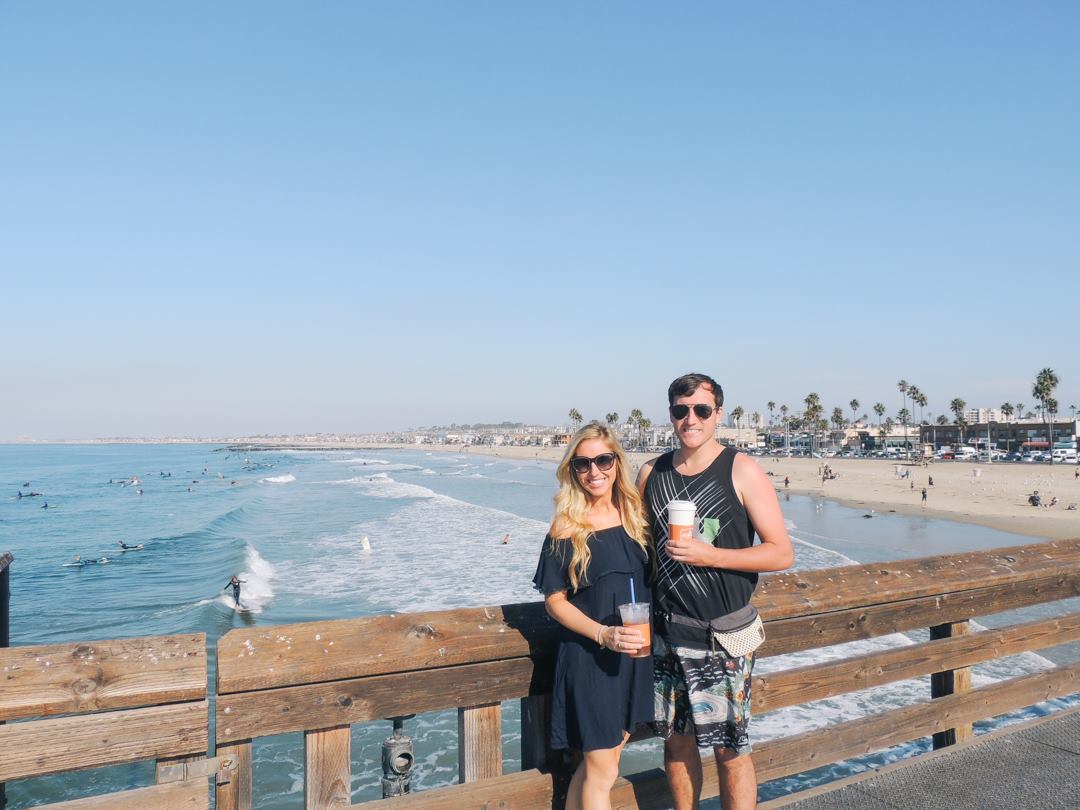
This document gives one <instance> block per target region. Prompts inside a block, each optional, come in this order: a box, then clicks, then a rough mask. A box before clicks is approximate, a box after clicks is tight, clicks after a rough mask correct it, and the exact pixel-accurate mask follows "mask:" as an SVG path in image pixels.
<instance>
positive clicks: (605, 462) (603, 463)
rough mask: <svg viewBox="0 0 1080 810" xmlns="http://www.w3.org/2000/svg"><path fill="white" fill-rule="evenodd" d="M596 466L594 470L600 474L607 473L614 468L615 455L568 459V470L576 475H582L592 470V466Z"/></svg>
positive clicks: (606, 454)
mask: <svg viewBox="0 0 1080 810" xmlns="http://www.w3.org/2000/svg"><path fill="white" fill-rule="evenodd" d="M593 464H595V465H596V469H598V470H600V472H607V471H608V470H610V469H611V468H612V467H614V466H615V454H614V453H601V454H600V455H598V456H596V457H594V458H589V457H588V456H574V457H573V458H572V459H570V468H571V469H572V470H573V471H574V472H576V473H577V474H578V475H584V474H585V473H587V472H588V471H589V470H591V469H592V465H593Z"/></svg>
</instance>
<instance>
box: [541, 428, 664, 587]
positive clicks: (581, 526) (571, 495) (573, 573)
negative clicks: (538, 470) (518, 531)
mask: <svg viewBox="0 0 1080 810" xmlns="http://www.w3.org/2000/svg"><path fill="white" fill-rule="evenodd" d="M588 439H599V440H600V441H602V442H604V444H606V445H607V446H608V449H609V450H611V452H612V453H614V454H615V466H616V469H617V470H618V474H617V475H616V476H615V484H614V486H613V488H612V492H611V500H612V503H614V504H615V508H616V509H618V510H619V516H620V517H621V518H622V525H623V528H624V529H626V533H627V534H628V535H629V536H630V538H631V539H632V540H633V541H634V542H635V543H637V544H638V545H639V546H641V548H642V550H644V551H645V553H646V554H648V552H649V521H648V519H647V518H646V516H645V504H644V502H643V501H642V498H641V493H640V492H638V490H637V487H636V486H634V482H633V479H632V477H631V474H630V463H629V462H628V461H627V460H626V453H624V452H623V449H622V445H620V444H619V439H618V437H617V436H616V435H615V432H614V431H613V430H612V429H611V428H610V427H608V426H607V425H602V424H600V423H599V422H589V423H588V424H587V425H585V426H584V427H582V428H581V430H579V431H578V432H577V433H575V434H574V437H573V438H572V439H571V440H570V445H569V446H568V447H567V448H566V454H565V455H564V456H563V458H562V461H560V462H559V466H558V468H557V469H556V470H555V477H556V478H557V479H558V481H559V491H558V492H557V493H556V494H555V517H553V518H552V519H551V529H550V534H551V539H552V540H553V541H554V543H556V544H558V543H559V542H569V543H570V544H571V545H572V547H573V555H572V556H571V558H570V568H569V574H570V587H571V588H572V589H573V590H575V591H576V590H577V589H578V583H579V582H580V581H581V579H582V578H583V577H584V575H585V571H586V570H587V569H588V567H589V561H590V560H591V559H592V552H591V551H590V550H589V537H590V536H591V535H592V533H593V530H592V528H591V527H590V526H589V498H588V496H587V495H586V493H585V490H584V488H582V486H581V482H580V481H579V480H578V476H577V473H575V472H574V471H573V470H572V469H571V468H570V461H571V460H572V459H573V458H574V456H575V455H576V454H577V449H578V447H579V446H580V445H581V443H582V442H584V441H587V440H588ZM567 532H569V536H568V537H567V536H565V533H567ZM557 533H558V534H563V535H564V536H562V537H560V536H558V534H557ZM556 547H557V546H556Z"/></svg>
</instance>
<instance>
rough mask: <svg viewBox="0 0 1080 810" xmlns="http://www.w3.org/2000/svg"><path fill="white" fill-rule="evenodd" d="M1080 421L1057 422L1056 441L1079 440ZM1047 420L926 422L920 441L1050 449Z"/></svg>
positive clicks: (935, 444) (940, 444)
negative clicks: (938, 423)
mask: <svg viewBox="0 0 1080 810" xmlns="http://www.w3.org/2000/svg"><path fill="white" fill-rule="evenodd" d="M1078 425H1080V421H1078V420H1068V421H1055V422H1054V423H1053V425H1052V427H1053V436H1054V444H1057V443H1058V442H1066V441H1076V436H1077V433H1078V430H1077V426H1078ZM1050 427H1051V426H1050V425H1049V424H1048V423H1046V422H1041V421H1040V422H1033V421H1024V422H997V421H989V422H976V423H972V424H969V425H964V426H963V428H962V429H961V427H960V426H959V425H955V424H954V425H923V426H922V427H921V428H920V436H919V438H920V440H921V441H923V442H925V443H927V444H931V445H933V447H934V449H935V450H936V449H937V448H939V447H959V446H961V445H967V446H970V447H975V446H979V447H985V446H986V443H987V441H989V443H990V446H991V447H992V448H994V449H997V450H1004V451H1005V452H1006V453H1009V452H1013V451H1016V452H1021V453H1022V452H1024V451H1027V450H1049V449H1051V448H1050V429H1049V428H1050Z"/></svg>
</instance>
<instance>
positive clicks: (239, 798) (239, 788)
mask: <svg viewBox="0 0 1080 810" xmlns="http://www.w3.org/2000/svg"><path fill="white" fill-rule="evenodd" d="M217 757H218V759H228V760H231V761H232V764H233V769H232V771H231V773H230V776H231V778H230V779H229V781H228V782H227V783H224V784H221V783H219V784H218V785H217V786H216V793H217V805H216V807H217V810H252V800H251V740H238V741H237V742H232V743H228V744H227V745H219V746H218V747H217Z"/></svg>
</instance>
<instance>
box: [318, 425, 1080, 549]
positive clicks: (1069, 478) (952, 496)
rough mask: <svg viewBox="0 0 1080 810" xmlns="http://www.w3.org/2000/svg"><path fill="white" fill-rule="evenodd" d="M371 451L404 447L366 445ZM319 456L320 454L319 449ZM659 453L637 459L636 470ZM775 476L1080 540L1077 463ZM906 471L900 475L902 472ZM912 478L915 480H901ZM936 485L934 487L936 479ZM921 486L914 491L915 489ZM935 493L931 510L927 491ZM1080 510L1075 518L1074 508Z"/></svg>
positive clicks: (793, 470)
mask: <svg viewBox="0 0 1080 810" xmlns="http://www.w3.org/2000/svg"><path fill="white" fill-rule="evenodd" d="M365 447H371V448H373V449H374V448H377V447H378V448H383V449H385V448H388V447H396V448H398V449H401V445H365ZM410 447H411V448H412V449H422V450H425V451H441V452H452V453H467V454H469V455H484V456H492V457H496V458H517V459H542V460H545V461H552V462H557V461H559V459H561V458H562V454H563V451H562V449H561V448H552V447H470V448H468V449H466V448H463V447H460V446H454V445H420V446H414V445H410ZM313 449H314V448H313ZM652 457H653V454H648V453H631V454H630V458H631V461H632V462H633V464H634V466H635V468H636V467H638V466H640V465H641V464H642V463H643V462H645V461H646V460H648V459H649V458H652ZM755 461H756V462H757V463H758V464H759V465H760V466H761V468H762V469H763V470H764V471H765V473H766V474H767V475H769V476H770V477H771V478H772V479H773V480H774V481H775V483H776V488H777V490H783V488H784V483H783V482H784V478H785V476H786V477H787V478H789V479H790V481H791V483H790V486H789V491H790V492H792V493H794V494H797V495H811V496H816V497H823V498H828V499H830V500H833V501H836V502H838V503H840V504H843V505H844V506H850V507H852V508H855V509H862V510H865V512H866V514H875V513H888V512H895V513H898V514H909V515H927V516H930V517H937V518H944V519H946V520H958V521H963V522H966V523H976V524H979V525H982V526H989V527H990V528H994V529H1000V530H1002V531H1007V532H1014V533H1016V534H1025V535H1029V536H1031V537H1042V538H1046V539H1051V540H1056V539H1063V538H1067V537H1080V478H1077V477H1076V471H1077V469H1080V468H1078V467H1077V466H1076V465H1075V464H1068V465H1058V464H1055V465H1053V466H1051V465H1049V464H1000V463H999V464H972V463H970V462H964V461H939V462H933V463H931V464H929V465H928V466H926V467H924V466H922V465H921V464H913V463H910V464H909V463H900V464H898V463H897V462H894V461H887V460H884V459H841V458H831V459H811V458H772V457H761V456H758V457H755ZM824 464H828V465H829V466H830V467H831V468H832V470H833V472H835V473H836V474H837V476H838V477H837V478H834V479H831V480H828V481H824V482H823V481H822V479H821V469H822V466H823V465H824ZM898 471H899V472H898ZM904 471H907V472H908V473H909V477H907V478H903V477H900V476H901V475H903V473H904ZM931 477H932V478H933V479H934V485H933V486H930V485H929V479H930V478H931ZM912 485H914V486H912ZM923 487H926V489H927V502H926V505H925V506H923V504H922V500H921V499H922V488H923ZM1034 490H1038V491H1039V494H1040V495H1041V496H1042V499H1043V501H1042V502H1043V504H1049V503H1050V501H1051V499H1052V498H1054V497H1056V498H1057V499H1058V503H1057V505H1056V506H1043V507H1039V508H1036V507H1033V506H1030V505H1029V504H1028V501H1027V497H1028V495H1030V494H1031V493H1032V491H1034ZM1072 503H1075V504H1077V507H1078V509H1077V510H1076V511H1069V510H1068V506H1069V504H1072Z"/></svg>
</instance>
